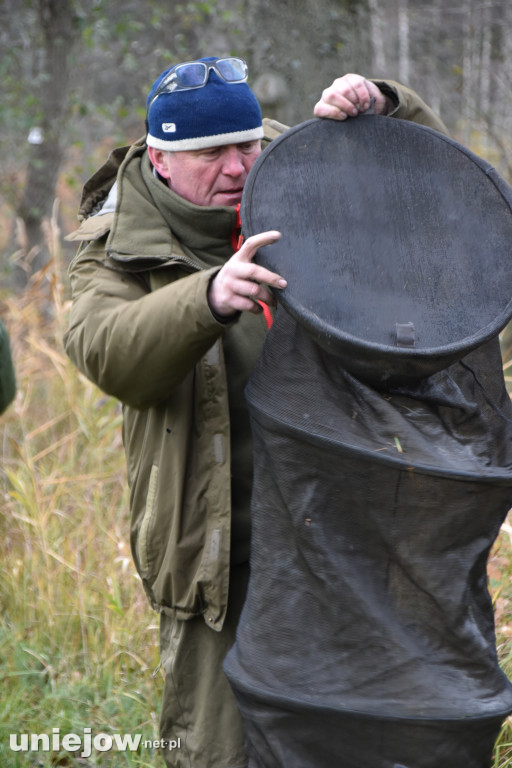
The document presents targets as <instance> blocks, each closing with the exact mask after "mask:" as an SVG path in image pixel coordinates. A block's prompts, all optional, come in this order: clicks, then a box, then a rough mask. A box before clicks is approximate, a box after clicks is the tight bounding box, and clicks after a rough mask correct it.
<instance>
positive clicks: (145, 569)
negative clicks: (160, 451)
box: [137, 464, 158, 577]
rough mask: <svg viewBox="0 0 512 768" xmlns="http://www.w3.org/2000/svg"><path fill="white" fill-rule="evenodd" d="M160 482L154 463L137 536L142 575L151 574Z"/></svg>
mask: <svg viewBox="0 0 512 768" xmlns="http://www.w3.org/2000/svg"><path fill="white" fill-rule="evenodd" d="M157 484H158V466H157V465H156V464H153V465H152V467H151V473H150V475H149V484H148V493H147V497H146V508H145V511H144V517H143V518H142V523H141V526H140V530H139V535H138V538H137V555H138V560H139V566H140V570H141V575H142V576H144V577H148V576H149V571H150V558H149V536H150V532H151V528H152V525H153V516H154V513H155V499H156V489H157Z"/></svg>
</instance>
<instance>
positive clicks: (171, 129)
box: [162, 123, 176, 133]
mask: <svg viewBox="0 0 512 768" xmlns="http://www.w3.org/2000/svg"><path fill="white" fill-rule="evenodd" d="M162 131H163V132H164V133H176V123H162Z"/></svg>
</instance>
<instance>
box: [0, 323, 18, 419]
mask: <svg viewBox="0 0 512 768" xmlns="http://www.w3.org/2000/svg"><path fill="white" fill-rule="evenodd" d="M15 394H16V380H15V374H14V365H13V362H12V357H11V345H10V342H9V334H8V333H7V328H6V327H5V325H4V324H3V322H2V320H0V413H3V412H4V411H5V410H6V408H7V406H8V405H9V403H11V402H12V400H13V398H14V395H15Z"/></svg>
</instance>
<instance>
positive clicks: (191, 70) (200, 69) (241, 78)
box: [149, 56, 248, 107]
mask: <svg viewBox="0 0 512 768" xmlns="http://www.w3.org/2000/svg"><path fill="white" fill-rule="evenodd" d="M212 69H213V70H214V72H215V73H216V74H217V75H218V76H219V77H220V78H221V79H222V80H224V81H225V82H226V83H245V81H246V80H247V74H248V69H247V64H246V63H245V61H244V60H243V59H238V58H235V57H233V56H229V57H227V58H224V59H214V60H213V61H186V62H184V63H183V64H177V65H176V66H175V67H172V69H170V70H169V72H168V73H167V75H166V76H165V77H164V79H163V80H162V82H161V83H160V85H159V86H158V88H157V89H156V91H155V94H154V96H153V98H152V99H151V101H150V103H149V107H150V106H151V104H152V103H153V102H154V101H155V99H157V98H158V97H159V96H161V95H162V93H173V92H174V91H188V90H191V89H193V88H202V87H203V86H205V85H206V83H207V82H208V78H209V76H210V70H212Z"/></svg>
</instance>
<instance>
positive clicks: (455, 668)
mask: <svg viewBox="0 0 512 768" xmlns="http://www.w3.org/2000/svg"><path fill="white" fill-rule="evenodd" d="M367 120H368V121H372V122H373V123H374V124H376V123H375V119H374V118H360V119H359V121H351V123H347V125H348V126H350V127H348V128H347V129H346V130H348V131H353V126H354V125H355V124H356V122H358V124H359V125H360V127H361V129H362V131H363V133H362V134H361V136H362V137H363V140H367V136H366V134H364V131H365V126H366V125H367V124H368V123H366V121H367ZM381 122H382V121H381ZM388 122H389V123H392V124H394V122H395V121H391V120H390V121H386V122H385V124H386V125H387V124H388ZM396 122H398V121H396ZM327 124H329V125H330V123H328V122H327V121H326V123H323V122H321V123H316V125H319V126H321V127H320V130H321V131H323V130H324V129H323V126H324V125H327ZM307 125H309V124H307ZM336 128H340V130H341V131H343V130H345V128H343V127H342V126H339V125H336ZM315 130H316V128H315ZM328 130H331V129H330V128H329V129H328ZM399 130H400V131H401V137H402V138H401V151H404V152H405V153H407V151H408V145H407V140H406V139H405V138H404V137H405V136H409V135H410V136H412V137H413V139H412V141H411V144H412V145H414V144H415V137H416V136H417V134H416V133H412V132H411V133H410V134H408V133H407V130H405V132H404V130H403V128H402V126H401V127H400V129H399ZM413 130H414V128H413ZM354 136H355V133H354ZM430 136H434V137H435V138H436V137H437V136H438V135H437V134H433V132H429V137H430ZM334 140H335V141H336V140H337V137H335V139H334ZM341 140H342V139H341ZM374 140H375V141H379V138H378V134H377V133H376V134H375V137H374ZM386 140H387V139H386V134H384V135H383V137H382V141H383V142H385V141H386ZM436 140H437V138H436ZM439 141H441V142H445V141H446V140H445V139H444V138H442V137H439ZM285 142H286V138H285V139H284V140H282V144H283V149H284V148H285ZM292 145H293V142H292ZM292 149H293V154H295V150H296V146H295V145H293V147H292ZM384 149H385V148H384V147H383V146H382V145H381V148H380V153H381V154H384ZM413 149H414V147H413ZM284 154H286V152H285V153H284ZM334 154H335V153H334ZM441 154H442V153H441ZM462 154H464V153H462ZM266 157H267V158H268V159H269V160H270V159H271V158H273V157H274V159H275V158H276V157H277V155H275V153H268V154H267V156H266ZM266 162H267V160H266V159H265V158H264V159H263V161H262V162H261V163H260V165H259V168H257V169H256V173H257V176H256V180H255V181H253V182H252V183H251V186H250V187H249V197H248V198H246V200H245V201H244V206H245V207H244V211H245V214H244V215H245V219H244V230H245V232H246V234H253V233H254V232H255V231H256V230H253V229H252V228H249V229H247V226H246V224H245V222H247V220H248V218H249V220H250V221H251V222H253V221H254V220H255V219H256V218H257V221H258V224H257V225H254V226H256V227H257V228H258V229H261V230H265V229H271V228H277V229H283V227H282V226H281V222H280V221H279V216H281V215H284V216H285V217H287V216H288V214H290V207H291V203H289V204H288V203H287V202H286V201H287V200H292V199H293V200H294V202H293V205H294V206H295V205H296V206H297V207H299V208H301V209H302V215H303V216H304V218H305V219H311V220H312V219H313V218H314V209H312V208H311V199H310V198H309V197H308V196H307V194H306V192H305V190H307V188H308V187H307V185H305V186H304V187H301V185H300V184H299V185H298V186H299V192H300V194H298V193H297V187H295V186H294V182H295V180H296V179H297V178H298V177H300V176H301V174H302V171H303V168H302V166H301V163H300V162H299V161H298V162H297V165H296V167H295V179H293V180H291V181H290V188H293V189H294V190H295V192H296V196H291V195H288V192H289V190H287V195H284V194H283V191H282V189H281V190H279V189H274V190H273V192H272V194H271V196H272V195H273V196H274V198H275V199H274V206H275V210H276V211H277V216H278V220H277V221H276V218H275V215H276V214H274V213H273V214H272V216H270V214H269V215H268V216H267V218H265V219H264V221H262V220H261V218H260V210H259V202H260V201H261V199H262V190H261V189H260V188H259V185H260V184H262V185H263V186H265V188H266V190H267V192H268V191H269V189H270V187H269V183H270V182H267V181H266V174H265V173H264V171H265V165H266ZM284 162H285V164H286V162H287V159H285V161H284ZM404 162H405V161H404ZM467 162H468V164H469V165H470V167H471V168H473V166H474V165H475V163H474V161H473V160H472V159H471V158H469V159H468V158H467ZM276 165H279V163H278V162H277V160H276V162H272V163H271V164H270V165H269V179H270V178H273V179H274V180H275V178H276V172H277V174H278V178H279V171H278V169H276ZM433 165H435V164H434V163H433ZM270 169H271V170H270ZM337 171H338V174H339V176H340V177H344V176H345V175H346V174H345V170H344V167H343V166H340V167H339V168H338V169H337ZM461 173H462V170H461ZM470 173H471V170H470ZM432 174H434V170H432ZM490 175H491V172H490V171H488V172H486V173H482V175H481V180H482V183H484V184H486V183H487V182H488V179H489V177H490ZM332 178H333V174H332V172H331V173H330V175H329V180H330V181H331V182H332ZM376 178H377V177H375V179H376ZM375 179H374V181H375ZM361 183H363V182H361ZM386 183H387V184H389V179H388V180H386ZM492 184H493V186H495V187H496V188H498V186H500V185H499V184H497V183H496V181H493V182H492ZM461 186H462V180H461ZM331 193H332V189H330V188H329V186H328V189H327V190H326V194H327V195H328V194H331ZM279 194H281V202H280V203H279V204H278V198H279ZM362 197H364V196H363V195H362ZM500 198H501V199H504V198H503V196H502V195H501V192H500ZM255 199H257V200H258V204H257V205H256V204H254V206H255V207H254V210H255V211H256V213H254V210H253V201H254V200H255ZM317 202H318V201H317V200H316V199H314V204H315V205H316V204H317ZM248 210H249V211H250V216H248ZM374 214H375V211H374V210H373V209H371V210H370V209H368V212H367V216H366V217H363V218H365V221H366V226H368V227H370V228H371V226H372V221H373V220H374V219H375V215H374ZM395 215H396V216H397V217H401V215H402V211H400V210H397V211H396V212H395ZM418 215H419V214H418ZM501 215H502V216H504V217H505V218H506V217H508V216H509V213H508V212H507V209H506V208H502V211H501ZM498 218H499V217H498ZM339 219H340V221H341V224H339V223H337V224H336V228H335V229H336V232H340V231H341V230H345V229H346V230H347V231H350V232H352V227H353V225H354V222H353V220H352V219H351V217H350V212H349V213H347V212H346V211H345V210H344V209H343V208H340V210H339ZM251 226H252V225H251ZM326 237H327V238H329V237H331V235H330V234H328V233H327V234H326ZM355 239H356V238H355V236H354V242H355ZM491 239H492V237H491ZM284 240H285V238H283V242H284ZM484 242H485V238H482V243H484ZM511 242H512V241H511ZM422 247H423V249H424V250H425V251H427V250H428V243H426V242H423V246H422ZM366 253H367V252H366V251H365V250H364V249H363V250H362V251H361V254H360V257H361V261H362V262H363V263H362V264H361V270H360V272H359V273H358V274H357V275H356V274H355V273H352V275H351V278H350V279H352V280H353V281H354V285H356V283H357V280H358V279H359V277H358V275H359V276H360V275H363V274H364V271H365V265H364V263H365V262H366V269H367V270H373V269H374V268H375V264H376V255H375V253H372V254H371V255H370V256H369V257H368V260H367V259H366ZM417 253H418V254H419V253H420V250H419V249H418V251H417ZM295 255H296V254H295V253H294V254H289V253H288V252H286V251H283V250H279V252H278V255H277V256H276V251H275V250H274V246H272V247H271V248H267V249H265V250H264V252H260V257H259V258H260V259H261V261H262V262H263V263H265V264H266V265H270V264H272V265H273V268H276V269H277V271H279V272H280V273H281V274H284V275H285V276H286V277H287V279H288V281H289V285H291V291H290V292H289V293H288V298H286V297H285V296H284V295H283V296H282V297H281V301H280V306H279V308H278V311H277V314H276V318H275V321H274V324H273V326H272V329H271V331H270V333H269V335H268V338H267V341H266V344H265V347H264V350H263V353H262V355H261V358H260V360H259V362H258V365H257V367H256V369H255V371H254V373H253V375H252V377H251V381H250V383H249V386H248V388H247V392H246V394H247V399H248V403H249V407H250V411H251V418H252V426H253V435H254V464H255V475H254V485H253V500H252V550H251V578H250V582H249V589H248V595H247V600H246V604H245V606H244V610H243V612H242V616H241V620H240V624H239V628H238V633H237V640H236V643H235V645H234V647H233V648H232V650H231V651H230V653H229V654H228V657H227V659H226V662H225V669H226V673H227V675H228V677H229V679H230V682H231V684H232V687H233V689H234V691H235V694H236V696H237V698H238V701H239V704H240V709H241V712H242V716H243V719H244V726H245V732H246V737H247V750H248V754H249V765H250V768H334V767H336V768H402V767H405V768H489V766H490V760H491V753H492V748H493V744H494V741H495V739H496V737H497V734H498V732H499V728H500V725H501V723H502V721H503V718H504V717H505V716H506V715H507V714H508V713H509V712H511V711H512V686H511V684H510V683H509V681H508V680H507V679H506V677H505V676H504V674H503V673H502V671H501V670H500V667H499V664H498V659H497V653H496V643H495V634H494V618H493V610H492V602H491V599H490V596H489V593H488V590H487V581H486V565H487V558H488V554H489V550H490V547H491V546H492V543H493V542H494V540H495V538H496V536H497V534H498V531H499V528H500V526H501V524H502V522H503V520H504V518H505V516H506V514H507V511H508V510H509V508H510V506H511V504H512V407H511V404H510V399H509V397H508V394H507V392H506V390H505V386H504V381H503V374H502V367H501V358H500V353H499V343H498V340H497V337H496V333H497V330H496V328H497V327H498V326H500V325H501V324H502V322H503V318H504V316H505V315H506V313H507V312H508V311H509V310H508V309H507V307H508V304H507V300H506V296H505V295H504V292H502V294H501V297H500V298H499V299H497V300H496V302H495V303H494V304H493V306H494V310H493V311H494V312H496V317H493V316H492V313H491V315H488V316H485V318H484V315H486V309H485V307H484V306H483V304H484V302H480V300H479V299H475V302H474V303H476V304H477V305H478V313H479V319H478V321H477V322H475V323H473V324H472V325H471V331H470V332H469V333H468V334H465V333H464V332H463V331H464V327H463V325H462V326H461V327H460V329H459V331H457V333H454V334H452V336H451V337H450V340H449V344H448V346H450V345H451V346H454V345H455V346H457V347H458V351H457V354H456V356H455V361H451V362H450V364H449V365H446V366H444V367H442V368H441V369H439V368H438V365H439V360H437V361H436V362H435V364H434V367H435V369H436V371H435V372H434V373H432V374H431V375H429V376H425V377H422V378H419V375H418V372H419V371H421V370H424V366H426V367H427V369H428V368H429V366H430V360H429V352H428V350H429V349H434V348H435V349H436V350H437V351H436V355H437V354H438V352H439V350H441V352H440V354H441V357H442V359H443V360H444V361H446V360H448V359H450V360H451V352H450V355H449V356H448V357H446V358H445V356H444V351H445V350H444V348H445V346H447V345H445V341H446V338H447V337H445V336H443V335H442V334H441V335H439V336H438V337H437V340H436V342H435V344H434V345H433V346H430V345H429V346H426V347H425V348H422V347H421V346H420V347H419V350H418V355H412V356H411V357H409V358H408V363H409V362H410V361H411V360H412V366H413V370H414V375H413V376H411V375H410V371H411V368H410V367H409V368H408V369H407V370H406V371H404V369H403V367H402V363H403V359H402V358H397V357H396V356H395V355H394V352H393V351H391V349H390V348H389V346H388V345H386V344H384V343H379V348H378V354H377V355H374V352H375V348H374V347H371V349H369V347H368V344H367V340H366V338H365V337H364V335H363V334H362V332H361V334H360V335H357V334H355V333H353V334H351V336H352V340H354V345H355V347H356V356H357V364H356V369H357V372H358V373H359V368H358V363H359V361H360V360H361V359H363V360H364V359H371V361H372V366H374V367H372V368H371V369H370V368H368V369H366V368H365V371H364V373H365V375H364V376H363V377H358V376H356V375H354V370H353V369H352V370H350V371H349V370H348V368H349V364H350V363H351V359H350V358H347V348H346V344H345V342H346V336H345V335H344V334H345V331H344V328H343V326H341V332H340V333H338V329H336V328H335V330H334V334H333V333H332V332H331V324H332V322H333V320H332V312H331V308H332V307H334V305H335V304H336V301H335V300H334V299H333V297H332V296H331V294H330V291H331V289H333V286H334V289H335V290H336V291H338V290H339V285H340V282H342V281H343V279H344V278H343V263H341V264H340V263H339V259H340V257H339V253H337V254H331V261H332V266H330V265H329V257H328V255H326V254H322V255H321V256H320V257H319V256H318V254H317V252H315V250H314V249H313V250H311V251H310V253H309V258H308V259H307V260H306V258H305V257H304V259H302V257H301V258H298V259H297V261H295V260H294V258H293V257H294V256H295ZM281 258H282V259H283V265H282V268H281V263H280V259H281ZM476 258H477V257H476V252H475V254H473V256H472V260H473V262H474V263H473V266H474V268H475V269H476ZM487 258H490V259H491V261H492V256H491V254H490V251H486V252H485V253H484V255H483V256H482V259H485V260H487ZM424 261H425V263H426V264H428V265H429V266H428V269H431V268H432V260H429V259H425V260H424ZM464 263H465V264H466V266H467V262H464ZM417 266H418V268H419V265H417ZM493 270H496V273H499V274H501V275H502V277H503V276H504V275H506V270H504V269H503V268H502V267H501V266H498V264H494V265H492V269H491V272H492V271H493ZM481 271H482V272H483V270H482V269H481ZM413 272H414V270H412V271H411V274H412V273H413ZM386 275H388V265H387V264H386V263H383V264H382V269H381V284H382V288H383V294H385V295H388V294H387V293H386V288H385V283H386ZM423 278H425V279H426V280H427V283H428V279H429V275H428V270H427V271H424V272H423ZM461 279H462V280H463V279H464V276H463V275H462V276H461ZM492 280H494V277H492ZM390 282H393V284H394V286H395V288H394V290H395V289H396V285H397V283H396V282H394V275H393V276H392V278H391V279H390ZM483 282H485V280H484V279H483V278H482V279H481V283H483ZM315 285H316V286H321V285H323V289H322V292H320V293H319V294H318V295H317V303H318V311H316V309H315V306H311V307H310V308H308V311H307V312H306V313H305V318H304V317H303V314H302V310H301V304H300V301H299V300H297V298H296V297H297V296H299V297H301V298H302V297H304V296H305V295H306V294H308V293H311V291H313V292H314V290H316V289H315V288H314V286H315ZM334 289H333V290H334ZM287 290H288V289H287ZM418 290H419V289H418ZM473 290H474V293H475V294H476V293H478V292H477V290H476V283H475V285H474V286H473V288H472V289H471V290H470V291H468V295H467V296H466V300H468V301H469V302H470V306H469V307H468V308H467V309H466V311H465V314H466V316H469V315H471V308H472V305H471V302H473V298H474V297H473V293H472V291H473ZM483 290H484V292H485V291H487V289H486V288H483ZM301 292H302V293H301ZM486 295H488V297H489V299H490V293H489V294H486ZM361 296H362V294H360V300H361V302H362V303H361V307H360V312H361V314H363V313H364V311H365V309H366V305H365V303H364V302H363V301H362V298H361ZM420 298H421V296H420ZM340 300H341V299H340ZM354 300H355V299H354ZM460 300H461V296H458V298H457V301H460ZM440 303H442V301H441V302H440ZM385 304H386V303H385V302H383V303H382V307H384V309H385ZM431 304H432V306H430V308H429V309H428V312H427V311H426V312H425V313H421V312H420V313H419V314H417V315H416V316H415V318H414V325H415V328H417V327H419V326H420V324H421V320H422V319H423V318H427V317H429V316H430V315H433V299H432V302H431ZM480 304H481V305H482V306H480ZM453 306H454V312H455V313H457V314H458V315H460V314H461V310H460V308H459V307H458V306H457V307H455V305H453ZM380 311H381V310H380V309H379V312H380ZM475 311H476V310H475ZM445 314H446V317H448V316H449V313H448V310H446V313H445ZM312 315H313V316H315V317H318V320H317V321H316V320H315V322H313V323H312V322H311V316H312ZM326 317H327V318H328V321H329V322H328V325H329V329H328V330H327V331H326V336H327V338H328V342H327V343H325V342H326V340H325V338H323V331H324V329H325V324H326V322H327V321H326ZM498 317H499V320H497V319H496V318H498ZM482 318H484V320H485V323H484V322H483V319H482ZM459 320H460V318H459V319H458V320H457V322H459ZM353 322H355V320H354V321H353ZM460 322H462V321H460ZM447 325H448V327H449V328H450V327H451V326H450V323H448V324H447ZM361 327H362V326H360V327H359V328H361ZM444 327H446V324H445V326H444ZM491 327H494V328H495V332H494V335H493V336H492V335H491V338H490V339H487V331H482V328H491ZM352 330H353V329H352ZM333 336H334V338H335V343H333V344H331V340H332V338H333ZM475 337H479V343H477V344H476V345H475V343H474V341H475ZM417 338H418V339H419V334H418V337H417ZM340 340H341V341H340ZM468 340H469V341H468ZM373 341H374V339H373V338H372V343H373ZM466 344H467V345H468V349H465V348H464V345H466ZM392 349H394V347H393V348H392ZM368 352H370V354H369V357H368V358H366V355H367V354H368ZM461 352H462V354H461ZM424 353H425V354H424ZM381 366H383V367H384V368H385V371H386V373H385V377H384V378H386V382H387V383H386V386H384V385H383V384H382V379H383V376H382V375H381V372H379V371H380V367H381ZM351 367H352V366H351ZM374 368H375V370H374ZM368 371H369V372H370V374H371V375H366V374H368ZM390 372H391V373H392V375H388V374H390ZM368 379H371V382H369V381H368Z"/></svg>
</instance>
